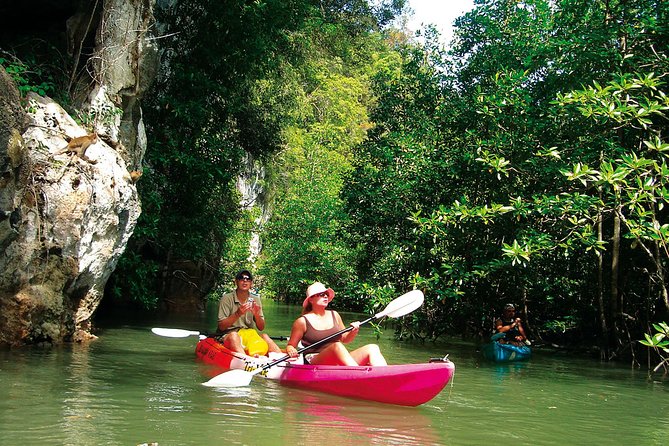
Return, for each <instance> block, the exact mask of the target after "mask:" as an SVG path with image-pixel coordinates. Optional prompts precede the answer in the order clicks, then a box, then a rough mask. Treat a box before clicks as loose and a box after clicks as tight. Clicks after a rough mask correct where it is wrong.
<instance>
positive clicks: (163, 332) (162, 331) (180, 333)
mask: <svg viewBox="0 0 669 446" xmlns="http://www.w3.org/2000/svg"><path fill="white" fill-rule="evenodd" d="M151 331H152V332H153V334H157V335H158V336H164V337H166V338H187V337H188V336H205V337H208V336H209V335H208V334H207V333H202V332H199V331H191V330H182V329H180V328H160V327H154V328H152V329H151ZM270 338H271V339H275V340H277V341H287V340H288V336H270Z"/></svg>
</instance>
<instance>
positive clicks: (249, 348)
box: [217, 269, 281, 356]
mask: <svg viewBox="0 0 669 446" xmlns="http://www.w3.org/2000/svg"><path fill="white" fill-rule="evenodd" d="M235 285H236V286H237V288H236V289H235V290H234V291H231V292H230V293H226V294H224V295H223V297H221V300H220V301H219V303H218V333H217V334H218V335H220V336H222V337H223V345H224V346H225V347H226V348H228V349H229V350H232V351H234V352H237V353H247V354H250V355H252V356H256V355H264V354H266V353H267V352H268V351H269V352H277V353H280V352H281V349H280V348H279V347H278V346H277V345H276V343H275V342H274V341H272V339H271V338H270V337H269V336H267V334H265V333H262V334H260V335H258V332H257V331H256V329H257V330H259V331H262V330H264V329H265V316H264V315H263V312H262V303H261V302H260V296H258V295H257V294H254V293H252V292H251V288H252V287H253V275H252V274H251V272H250V271H248V270H245V269H244V270H241V271H239V272H238V273H237V275H236V276H235Z"/></svg>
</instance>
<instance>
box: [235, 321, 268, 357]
mask: <svg viewBox="0 0 669 446" xmlns="http://www.w3.org/2000/svg"><path fill="white" fill-rule="evenodd" d="M238 333H239V337H240V338H241V339H242V346H243V347H244V350H245V351H246V354H247V355H250V356H254V355H266V354H267V350H269V345H267V342H265V340H264V339H263V338H261V337H260V335H259V334H258V332H257V331H255V330H254V329H253V328H242V329H240V330H239V331H238Z"/></svg>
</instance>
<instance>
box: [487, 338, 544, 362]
mask: <svg viewBox="0 0 669 446" xmlns="http://www.w3.org/2000/svg"><path fill="white" fill-rule="evenodd" d="M482 352H483V357H484V358H486V359H487V360H489V361H495V362H515V361H527V360H528V359H530V356H532V349H531V348H530V347H528V346H527V345H513V344H501V343H499V342H497V341H492V342H490V343H488V344H485V345H484V346H483V347H482Z"/></svg>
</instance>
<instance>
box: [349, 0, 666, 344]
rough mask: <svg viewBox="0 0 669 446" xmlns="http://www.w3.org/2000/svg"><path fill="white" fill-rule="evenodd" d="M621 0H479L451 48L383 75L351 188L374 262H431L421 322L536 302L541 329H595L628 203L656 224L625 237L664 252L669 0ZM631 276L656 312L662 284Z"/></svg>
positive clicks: (634, 260)
mask: <svg viewBox="0 0 669 446" xmlns="http://www.w3.org/2000/svg"><path fill="white" fill-rule="evenodd" d="M606 5H607V8H606V9H605V8H603V4H601V3H600V2H595V3H588V2H580V1H566V2H561V3H559V4H555V3H554V2H548V1H543V0H536V1H530V2H522V3H518V2H509V1H506V0H492V1H479V2H477V8H475V9H474V10H473V11H472V12H470V13H468V14H466V15H465V16H463V17H462V18H460V19H459V20H458V21H457V22H456V25H458V29H457V30H456V40H455V42H454V47H453V49H452V51H451V53H450V55H449V57H450V59H449V58H443V57H441V55H440V53H439V52H438V51H433V50H432V46H430V45H429V44H428V45H427V46H426V47H425V48H423V49H422V50H414V51H415V52H414V53H411V52H410V51H409V52H406V53H404V58H403V62H402V67H401V70H400V72H401V74H400V75H399V76H397V75H394V76H386V77H385V78H382V77H379V78H378V80H377V82H378V88H377V91H379V92H380V93H379V97H380V99H379V101H378V102H377V104H378V105H377V106H376V107H375V109H374V111H373V114H372V120H373V121H374V122H375V124H376V127H375V129H374V131H372V133H371V134H370V139H369V140H368V141H367V142H365V143H364V144H363V145H362V146H361V147H360V148H359V149H358V150H357V151H356V160H355V162H354V165H355V171H354V173H353V174H351V175H350V177H349V178H348V179H347V183H346V185H345V188H344V197H345V199H346V201H347V209H348V211H349V213H350V214H351V216H352V222H354V223H353V227H352V228H351V230H350V232H351V233H352V235H353V239H354V240H356V241H359V243H360V252H361V254H362V255H361V256H360V257H359V262H358V270H359V271H360V272H361V273H362V274H363V275H364V277H366V278H369V279H371V282H372V283H377V284H385V283H390V284H393V285H394V286H397V287H400V288H401V287H404V286H406V284H407V282H408V281H409V278H411V277H412V276H413V274H415V273H418V276H416V279H415V280H413V283H415V284H416V286H419V287H421V288H423V289H424V290H425V291H426V309H425V313H426V314H425V315H421V317H423V319H422V320H419V321H416V322H417V323H416V324H415V325H414V326H413V332H414V333H416V335H417V336H426V337H434V336H438V335H439V334H440V333H443V332H446V331H450V332H460V333H467V332H469V333H485V332H486V331H487V330H488V329H489V328H488V327H489V324H490V322H489V321H490V319H491V315H490V313H491V311H494V309H495V308H499V306H500V302H505V301H515V302H523V303H525V304H526V305H528V308H529V309H530V312H531V313H530V315H531V317H532V320H531V321H530V323H531V325H532V326H533V327H535V330H537V331H538V332H537V333H536V334H537V335H541V332H542V331H543V332H544V333H545V334H546V335H547V336H553V333H554V330H553V329H552V328H551V327H552V325H551V324H552V323H554V321H568V320H572V321H577V322H574V323H575V324H577V325H578V327H579V329H580V333H581V334H583V333H590V334H595V333H597V331H598V329H599V327H597V325H596V321H597V317H596V316H594V315H592V314H591V313H592V310H591V308H593V304H594V303H595V299H596V290H595V289H594V287H593V285H592V284H593V282H592V277H593V273H595V272H596V268H597V265H598V262H599V261H600V260H601V259H605V260H606V259H608V251H607V249H609V246H608V243H607V237H608V235H609V234H610V232H611V230H612V229H611V220H612V217H613V215H615V213H616V212H618V209H619V205H621V204H622V207H621V208H620V209H622V210H623V213H622V216H623V217H625V218H626V220H625V222H626V223H625V224H626V227H627V228H628V231H629V232H628V233H627V234H626V236H627V237H631V238H632V239H634V238H637V239H638V240H637V241H636V242H634V243H633V244H627V245H625V246H623V249H624V250H625V253H624V255H625V262H626V265H628V267H629V268H631V269H635V268H638V269H639V270H644V268H645V265H646V263H647V262H649V259H648V258H645V259H644V258H643V256H642V255H639V253H638V252H635V251H634V249H635V248H634V247H635V246H640V247H643V246H644V245H643V243H640V242H641V241H643V238H644V237H646V239H647V240H650V239H653V240H655V241H658V240H659V241H662V240H663V237H664V232H665V225H664V224H663V222H662V218H663V212H662V211H661V209H662V207H663V206H664V198H663V193H664V192H662V191H663V190H664V189H665V188H666V187H665V186H664V180H663V179H662V178H660V176H661V175H662V172H663V171H664V167H663V166H664V161H663V155H654V156H652V157H649V156H648V153H645V154H642V153H640V151H639V150H638V148H640V147H644V148H647V149H648V148H650V147H658V148H659V150H658V151H656V152H655V153H656V154H661V153H662V151H663V150H665V147H664V146H665V143H664V141H663V139H662V138H661V136H660V135H661V134H662V133H663V132H662V129H665V128H666V121H663V116H664V114H665V111H664V107H665V106H666V100H665V94H664V92H663V91H662V87H661V84H660V83H659V82H657V81H658V80H659V79H658V78H661V76H662V75H663V74H664V73H666V72H667V64H666V57H665V53H664V52H663V51H664V50H661V51H662V55H661V56H660V57H655V56H654V55H653V54H652V52H653V50H651V48H659V47H660V46H662V45H663V42H665V43H666V41H667V35H666V28H663V27H662V26H660V25H659V22H660V21H661V20H662V18H666V14H667V10H666V5H663V4H661V3H659V2H653V1H632V2H618V1H615V2H607V3H606ZM649 29H652V30H653V31H652V32H650V33H649V32H648V30H649ZM644 30H645V31H644ZM664 47H666V45H664ZM639 66H644V67H645V70H644V73H643V74H640V75H636V76H631V75H621V74H619V73H625V72H632V71H633V69H635V68H637V67H639ZM652 72H658V73H662V75H659V76H658V75H653V74H651V73H652ZM583 85H594V87H593V89H584V88H582V86H583ZM600 85H604V87H600ZM422 92H425V94H424V95H423V94H422ZM575 98H578V101H577V102H574V99H575ZM646 152H649V150H646ZM628 190H629V194H627V191H628ZM615 191H617V198H616V195H615V193H616V192H615ZM607 194H608V195H607ZM609 197H610V198H609ZM398 203H399V205H398ZM654 205H656V206H657V209H653V206H654ZM628 210H629V211H630V212H631V213H634V216H633V218H629V217H632V214H631V213H628ZM618 213H619V212H618ZM654 218H655V220H654ZM600 224H601V225H602V226H601V228H602V229H600V226H599V225H600ZM414 225H415V226H414ZM385 228H387V229H385ZM601 231H604V234H603V236H602V234H601ZM647 247H648V248H649V249H647V250H646V251H647V252H651V253H652V252H657V251H653V250H652V249H650V246H647ZM403 253H404V254H403ZM651 262H652V263H653V264H654V265H660V264H661V263H664V260H662V261H661V262H657V261H656V259H653V260H651ZM653 269H654V268H651V269H650V271H652V270H653ZM660 270H661V269H660ZM646 271H648V270H646ZM651 275H652V273H651ZM556 276H558V277H556ZM661 279H662V278H661V277H660V278H658V280H659V281H660V283H661V282H662V280H661ZM604 280H605V281H607V280H608V278H605V279H604ZM607 283H608V282H607ZM652 283H657V282H652ZM626 285H627V288H626V292H627V293H628V294H629V296H628V299H631V300H634V303H632V301H631V300H630V301H628V310H627V311H634V312H635V314H638V312H643V311H644V310H640V309H637V308H641V307H643V308H645V309H647V310H648V311H651V312H652V311H653V308H654V307H655V305H656V303H658V293H657V288H655V289H653V288H654V287H651V290H650V296H653V297H650V298H642V297H641V295H642V294H643V293H640V292H639V291H638V288H639V287H640V286H643V285H642V284H641V283H640V281H637V280H631V281H630V282H628V283H627V284H626ZM632 296H635V297H634V298H632ZM637 298H638V300H636V299H637ZM660 302H661V300H660ZM637 305H638V307H637ZM575 315H578V316H579V317H577V318H573V316H575ZM463 318H464V321H465V322H462V320H463ZM570 318H571V319H570ZM551 321H553V322H551ZM425 326H429V327H430V330H432V332H431V333H427V334H426V333H425V328H424V327H425ZM433 327H434V328H433ZM420 333H423V334H422V335H421V334H420Z"/></svg>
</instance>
